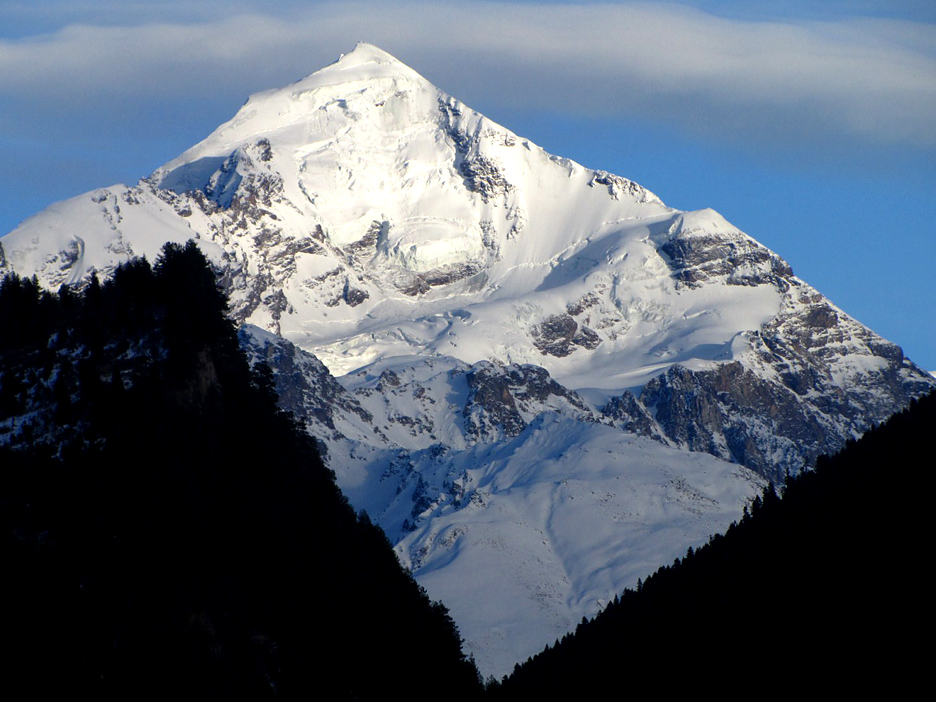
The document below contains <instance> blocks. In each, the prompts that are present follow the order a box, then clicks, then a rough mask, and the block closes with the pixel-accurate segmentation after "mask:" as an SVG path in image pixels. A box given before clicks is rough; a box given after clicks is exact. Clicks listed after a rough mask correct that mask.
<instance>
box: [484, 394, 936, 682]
mask: <svg viewBox="0 0 936 702" xmlns="http://www.w3.org/2000/svg"><path fill="white" fill-rule="evenodd" d="M934 431H936V395H934V394H930V395H929V396H927V397H925V398H923V399H921V400H919V401H916V402H914V403H913V404H912V405H911V407H910V409H908V410H906V411H904V412H902V413H900V414H898V415H896V416H894V417H893V418H892V419H890V420H889V421H888V422H887V423H886V424H884V425H883V426H880V427H878V428H876V429H873V430H872V431H870V432H869V433H867V434H866V435H865V436H864V437H862V438H861V439H860V440H859V441H856V442H852V443H849V445H848V446H847V447H846V448H845V449H844V450H843V451H842V452H840V453H839V454H837V455H835V456H833V457H832V458H822V459H820V461H819V464H818V466H817V468H816V470H815V471H812V472H808V473H804V474H802V475H801V476H800V477H798V478H796V479H793V480H790V481H789V482H788V484H787V485H786V487H785V489H784V491H783V498H782V499H780V498H778V497H777V496H776V495H775V494H774V493H773V492H772V490H768V491H767V492H765V494H764V497H763V498H762V499H758V500H757V501H755V503H754V504H753V505H752V508H751V510H750V514H748V515H746V516H745V518H744V519H743V520H742V521H741V523H740V524H737V525H735V526H733V527H732V528H731V529H729V531H728V532H727V533H726V534H725V535H724V536H717V537H715V538H713V539H712V540H711V541H710V543H709V544H707V545H706V546H705V547H703V548H700V549H699V550H698V551H695V552H692V551H691V550H690V552H689V553H688V554H687V556H686V557H685V558H684V559H682V560H681V561H678V562H677V563H674V565H673V566H671V567H666V568H663V569H661V570H659V571H657V572H656V573H655V574H654V575H652V576H651V577H650V578H648V580H647V582H646V583H645V584H643V585H642V586H641V587H639V588H638V591H637V592H634V591H626V592H625V593H624V595H623V597H622V598H620V600H619V601H616V602H614V603H613V604H612V605H610V606H609V607H608V608H607V609H606V610H605V611H604V612H602V613H601V614H600V615H598V616H597V617H596V618H595V619H594V620H592V621H590V622H583V623H582V624H581V625H580V626H579V628H578V630H577V631H576V632H575V634H574V635H570V636H568V637H566V638H564V639H563V640H562V641H561V642H558V643H557V645H556V646H555V647H554V648H551V649H547V650H546V651H545V652H543V653H541V654H539V655H538V656H536V657H535V658H533V659H532V660H528V661H527V663H526V664H525V665H523V666H521V667H519V668H517V669H515V671H514V673H513V675H512V676H510V678H508V679H506V680H505V682H504V684H503V685H502V686H500V688H499V689H495V690H492V692H494V693H496V694H499V695H502V696H503V697H505V698H509V699H531V698H533V697H534V696H536V695H544V696H545V697H549V698H553V699H556V698H558V697H560V696H563V695H569V696H570V698H572V697H574V698H577V699H596V698H597V696H598V695H599V694H606V693H608V692H609V691H615V690H617V691H622V692H623V691H626V692H627V693H628V694H640V693H650V694H654V693H661V692H664V691H665V692H666V693H674V692H675V693H679V692H683V693H692V694H697V693H699V692H702V691H705V690H712V691H715V690H724V691H726V692H727V691H730V693H731V694H746V693H755V694H756V693H763V692H768V691H769V692H770V693H778V692H790V693H800V692H802V691H803V690H807V689H808V690H810V691H812V692H822V691H829V692H832V691H836V692H849V691H853V692H859V691H860V692H865V693H868V692H871V691H881V692H887V693H888V694H889V695H897V696H900V692H901V691H909V690H912V689H913V688H914V687H915V686H916V684H918V683H920V681H922V680H923V679H924V675H925V674H926V673H927V671H928V667H929V666H928V663H927V664H926V665H924V656H927V657H928V650H929V649H928V646H927V645H926V644H925V643H923V642H924V641H927V640H928V635H929V630H930V628H931V625H932V604H931V602H930V600H931V596H932V593H931V588H930V587H929V586H928V582H929V580H928V576H925V577H924V565H923V564H924V563H925V557H926V553H927V552H928V548H929V545H930V541H931V537H932V522H931V521H930V520H929V518H928V513H929V507H928V500H929V496H928V494H927V493H928V491H927V490H926V489H925V487H924V486H925V485H927V484H928V483H929V480H928V474H929V472H930V469H931V466H932V460H933V459H932V437H933V433H934Z"/></svg>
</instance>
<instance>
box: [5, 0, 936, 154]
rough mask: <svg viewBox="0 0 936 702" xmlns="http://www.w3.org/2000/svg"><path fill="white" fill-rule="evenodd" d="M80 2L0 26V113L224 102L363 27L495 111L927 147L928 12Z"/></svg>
mask: <svg viewBox="0 0 936 702" xmlns="http://www.w3.org/2000/svg"><path fill="white" fill-rule="evenodd" d="M93 5H94V7H95V8H96V14H95V13H90V12H89V16H90V18H91V19H90V20H89V21H87V22H85V23H79V22H77V21H72V22H70V23H68V24H66V25H64V26H61V27H57V28H55V29H53V30H52V31H49V32H48V33H44V34H35V33H34V34H30V35H28V36H20V37H13V38H8V39H0V105H2V106H3V111H4V112H5V116H4V117H2V118H0V130H2V131H4V132H8V133H9V132H10V131H11V130H16V129H17V127H18V125H19V124H20V123H26V122H28V121H30V120H31V119H32V118H33V117H34V116H35V115H37V114H40V113H41V114H44V115H48V114H49V112H50V111H53V112H56V111H57V112H58V113H63V114H65V113H67V114H71V115H78V116H79V117H80V116H81V115H92V116H93V115H95V114H97V113H98V112H99V111H101V110H102V105H103V104H105V103H106V105H107V110H109V111H110V117H105V116H102V117H101V119H105V120H106V119H112V120H119V119H120V118H121V116H122V115H124V114H129V113H133V114H137V113H140V112H145V111H146V108H147V107H148V106H158V108H159V109H158V110H157V111H158V112H159V113H160V114H166V113H171V112H172V111H173V106H179V109H189V110H190V109H192V107H193V106H194V105H198V104H199V103H205V102H206V101H207V102H211V101H225V102H226V103H229V102H230V101H231V100H232V99H236V100H237V101H238V102H239V101H242V100H243V99H244V98H246V96H247V94H249V93H250V92H254V91H256V90H260V89H264V88H268V87H274V86H279V85H282V84H284V83H287V82H289V81H291V80H296V79H298V78H300V77H302V76H303V75H305V74H307V73H309V72H311V71H312V70H315V69H317V68H320V67H321V66H323V65H325V64H327V63H329V62H330V61H332V60H334V59H335V58H336V57H337V55H338V53H339V52H341V51H348V50H350V49H351V48H352V47H353V46H354V44H355V43H356V42H357V41H359V40H366V41H370V42H372V43H375V44H377V45H379V46H381V47H382V48H384V49H386V50H387V51H390V52H391V53H393V54H394V55H396V56H397V57H398V58H400V59H401V60H402V61H404V62H405V63H407V64H409V65H410V66H412V67H413V68H415V69H416V70H418V71H420V72H421V73H423V75H425V76H426V77H427V78H429V79H430V80H431V81H432V82H434V83H435V84H436V85H438V86H439V87H441V88H442V89H443V90H446V91H447V92H449V93H452V94H454V95H456V96H458V97H459V98H461V99H463V100H464V101H465V102H467V103H468V104H470V105H472V106H475V107H478V108H479V109H482V110H483V111H486V112H489V113H494V116H495V118H496V111H497V109H498V108H503V109H509V110H538V111H544V110H545V111H553V112H562V113H566V114H569V115H571V116H600V117H610V118H615V117H621V118H627V119H637V120H644V121H654V122H663V123H666V124H669V125H672V126H674V127H675V128H678V129H680V130H682V131H684V132H685V133H687V134H690V135H698V136H700V137H703V138H706V139H714V140H716V141H717V140H724V141H733V142H737V141H739V140H740V141H742V142H744V143H745V144H749V145H752V146H753V147H754V148H760V149H766V150H770V149H778V150H788V149H794V150H795V149H816V148H826V147H827V146H828V145H829V144H837V145H840V146H841V147H843V148H844V149H848V148H851V147H852V146H855V145H859V144H861V145H870V146H872V147H885V148H892V147H896V148H901V149H911V150H924V151H932V152H934V153H936V129H934V127H933V115H936V24H928V23H924V22H910V21H905V20H894V19H880V18H878V19H874V18H845V19H836V20H827V21H815V20H814V21H793V20H783V21H770V22H765V21H761V22H758V21H751V20H742V19H730V18H724V17H716V16H714V15H711V14H706V13H704V12H702V11H699V10H696V9H692V8H690V7H686V6H682V5H675V4H661V3H655V4H648V3H615V4H542V3H512V2H506V1H501V2H447V3H424V2H403V3H381V2H370V1H365V2H341V3H334V2H322V3H316V4H315V5H313V6H311V7H310V6H307V5H304V4H303V5H299V4H297V3H288V2H287V3H283V4H281V5H279V6H278V7H277V8H276V9H270V10H268V11H263V12H257V11H255V7H256V5H255V4H253V3H247V2H240V3H238V2H233V3H224V4H221V3H200V4H198V5H197V6H196V7H197V8H198V9H197V10H196V9H193V8H191V7H189V8H188V9H186V5H185V4H183V3H178V2H168V3H155V5H153V4H148V5H146V6H145V7H144V6H137V5H136V4H135V3H131V4H130V5H129V9H127V7H128V6H127V4H126V3H122V4H120V6H122V7H123V8H124V9H122V10H120V11H119V12H117V14H115V15H113V14H108V13H107V12H106V11H105V10H106V6H107V5H109V3H94V4H93ZM52 6H53V7H54V6H55V3H52ZM23 7H25V6H23ZM115 7H117V6H115ZM133 8H137V9H136V11H134V9H133ZM146 8H149V9H146ZM85 9H89V8H85ZM80 11H81V8H80V6H79V9H78V10H75V11H73V12H80ZM6 12H8V13H9V11H6ZM232 12H233V13H235V14H231V13H232ZM22 13H26V10H25V9H23V10H22ZM72 16H74V15H72ZM169 16H171V17H173V18H174V19H173V20H172V21H171V22H167V21H162V20H161V17H169ZM115 18H116V22H119V24H118V23H115ZM31 21H32V22H33V24H34V25H35V26H37V27H43V26H45V25H44V24H43V17H41V16H39V15H36V14H35V12H34V14H33V15H31ZM88 119H91V120H92V121H93V119H94V118H93V117H89V118H88ZM79 121H80V120H79Z"/></svg>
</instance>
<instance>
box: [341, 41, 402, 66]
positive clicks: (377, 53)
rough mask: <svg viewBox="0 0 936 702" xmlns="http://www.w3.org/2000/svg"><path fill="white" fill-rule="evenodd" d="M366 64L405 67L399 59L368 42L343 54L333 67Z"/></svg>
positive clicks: (357, 45) (361, 43) (363, 42)
mask: <svg viewBox="0 0 936 702" xmlns="http://www.w3.org/2000/svg"><path fill="white" fill-rule="evenodd" d="M366 63H376V64H394V63H396V64H399V65H401V66H402V65H404V64H403V63H402V62H401V61H400V60H399V59H397V58H396V57H395V56H392V55H390V54H388V53H387V52H386V51H384V50H383V49H381V48H380V47H378V46H374V45H373V44H369V43H368V42H366V41H359V42H358V43H357V44H356V45H355V47H354V48H353V49H352V50H351V51H350V52H348V53H347V54H341V55H340V56H339V57H338V60H337V61H335V62H334V63H333V64H332V65H331V67H333V68H341V69H347V68H353V67H355V66H359V65H361V64H366Z"/></svg>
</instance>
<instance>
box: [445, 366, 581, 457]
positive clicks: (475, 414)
mask: <svg viewBox="0 0 936 702" xmlns="http://www.w3.org/2000/svg"><path fill="white" fill-rule="evenodd" d="M466 378H467V381H468V388H469V390H468V399H467V402H466V403H465V409H464V411H463V414H464V416H465V425H466V426H465V430H466V434H467V435H468V436H470V437H471V438H472V439H473V440H474V441H477V442H482V443H493V442H494V441H496V440H498V439H500V438H503V437H514V436H517V435H518V434H520V432H521V431H523V429H524V428H526V426H527V424H529V422H530V420H531V419H533V418H534V417H536V416H538V415H539V414H541V413H542V412H544V411H550V410H553V411H554V410H555V409H558V408H559V407H562V408H563V409H565V410H566V411H567V412H569V413H570V414H571V415H572V416H576V417H578V418H583V419H584V418H586V417H588V418H589V419H591V413H590V410H589V409H588V408H587V407H586V406H585V403H584V402H583V401H582V399H581V398H580V397H579V396H578V395H577V394H575V393H574V392H571V391H569V390H567V389H566V388H564V387H562V386H561V385H559V383H557V382H556V381H555V380H553V379H552V378H550V377H549V373H547V372H546V370H545V369H543V368H540V367H539V366H530V365H525V366H509V367H501V366H496V365H494V364H491V363H485V362H482V363H478V364H476V365H475V366H473V367H472V369H471V370H470V371H469V372H468V374H467V376H466Z"/></svg>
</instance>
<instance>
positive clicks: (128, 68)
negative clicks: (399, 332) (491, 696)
mask: <svg viewBox="0 0 936 702" xmlns="http://www.w3.org/2000/svg"><path fill="white" fill-rule="evenodd" d="M268 5H270V3H265V2H253V1H250V0H227V1H225V2H220V1H219V0H204V1H201V2H199V1H198V0H189V1H187V2H183V1H181V0H168V1H163V2H160V1H152V2H136V1H132V0H130V1H128V0H124V1H122V2H117V1H116V0H84V1H83V0H73V1H72V2H60V1H59V0H45V1H44V2H42V3H34V2H15V1H10V0H0V153H2V154H3V158H2V159H0V233H5V232H7V231H9V230H11V229H13V228H14V227H15V226H16V225H17V223H18V222H19V221H21V220H22V219H24V218H26V217H27V216H29V215H31V214H33V213H35V212H37V211H38V210H40V209H42V208H43V207H45V206H47V205H48V204H50V203H52V202H54V201H56V200H60V199H63V198H66V197H71V196H74V195H77V194H80V193H82V192H85V191H87V190H90V189H92V188H95V187H99V186H104V185H110V184H112V183H116V182H124V183H132V182H135V181H136V180H137V179H139V178H140V177H142V176H144V175H146V174H148V173H149V172H151V171H152V170H153V169H155V168H156V167H157V166H159V165H161V164H162V163H164V162H166V161H168V160H169V159H171V158H172V157H174V156H176V155H178V154H179V153H181V152H182V151H183V150H185V149H186V148H188V147H189V146H191V145H192V144H194V143H195V142H197V141H199V140H200V139H202V138H203V137H205V136H207V134H208V133H210V132H211V131H212V130H213V129H214V128H215V127H216V126H217V125H218V124H220V123H221V122H223V121H225V120H227V119H229V118H230V117H231V116H232V115H233V114H234V112H235V111H236V110H237V108H238V107H239V106H240V105H241V104H242V103H243V101H244V100H245V99H246V97H247V96H248V95H249V94H250V93H252V92H256V91H258V90H263V89H267V88H272V87H279V86H281V85H284V84H286V83H288V82H291V81H294V80H296V79H298V78H301V77H302V76H304V75H306V74H308V73H311V72H312V71H314V70H317V69H318V68H321V67H322V66H324V65H326V64H328V63H330V62H331V61H333V60H334V59H335V58H337V56H338V54H339V53H340V52H342V51H349V50H350V49H351V48H352V47H353V46H354V44H355V43H356V42H357V41H360V40H364V41H370V42H372V43H375V44H377V45H378V46H380V47H381V48H383V49H385V50H387V51H389V52H390V53H392V54H394V55H395V56H397V57H398V58H399V59H400V60H402V61H404V62H405V63H407V64H408V65H410V66H412V67H413V68H414V69H416V70H417V71H419V72H420V73H422V74H423V75H424V76H426V77H427V78H428V79H429V80H431V81H432V82H433V83H435V84H436V85H437V86H439V87H440V88H442V89H443V90H445V91H447V92H449V93H451V94H452V95H455V96H457V97H458V98H459V99H461V100H463V101H464V102H466V103H467V104H469V105H470V106H472V107H474V108H475V109H478V110H480V111H481V112H483V113H484V114H486V115H487V116H488V117H490V118H491V119H493V120H495V121H497V122H499V123H501V124H503V125H504V126H506V127H508V128H510V129H512V130H513V131H515V132H517V133H518V134H521V135H523V136H525V137H528V138H530V139H532V140H533V141H534V142H536V143H538V144H540V145H541V146H543V147H544V148H546V149H547V150H548V151H551V152H553V153H556V154H559V155H562V156H566V157H569V158H572V159H575V160H577V161H579V162H581V163H583V164H584V165H586V166H589V167H593V168H602V169H605V170H609V171H612V172H614V173H618V174H620V175H624V176H627V177H629V178H632V179H633V180H636V181H637V182H639V183H641V184H642V185H644V186H646V187H648V188H650V189H651V190H653V191H654V192H656V193H657V194H658V195H660V197H661V198H662V199H663V200H664V202H666V203H667V204H669V205H671V206H674V207H678V208H680V209H698V208H702V207H713V208H714V209H716V210H718V211H719V212H721V213H722V214H723V215H724V216H725V217H726V218H727V219H728V220H729V221H731V222H732V223H734V224H735V225H737V226H738V227H740V228H741V229H743V230H744V231H746V232H747V233H748V234H750V235H751V236H753V237H754V238H756V239H758V240H759V241H761V242H763V243H764V244H766V245H767V246H769V247H770V248H772V249H774V250H775V251H777V252H778V253H780V254H781V255H782V256H784V257H785V258H786V259H787V260H788V261H789V262H790V263H791V265H792V266H793V269H794V271H795V272H796V273H797V275H799V276H800V277H801V278H803V279H804V280H806V281H807V282H809V283H811V284H812V285H814V286H815V287H817V288H818V289H819V290H820V291H821V292H823V293H825V294H826V295H828V296H829V297H830V298H831V299H832V301H833V302H834V303H836V304H837V305H839V306H840V307H841V308H843V309H844V310H845V311H846V312H848V313H850V314H851V315H853V316H854V317H856V318H857V319H859V320H861V321H862V322H864V323H865V324H867V325H868V326H870V327H871V328H872V329H874V330H875V331H877V332H879V333H881V334H882V335H884V336H885V337H887V338H889V339H891V340H892V341H895V342H897V343H899V344H900V345H901V346H903V347H904V350H905V351H906V353H907V354H908V355H909V356H910V357H911V358H912V359H914V360H915V361H916V362H917V363H919V364H920V365H922V366H924V367H926V368H928V369H931V370H933V369H936V313H934V310H936V275H934V272H933V267H934V264H936V233H934V231H933V230H934V222H936V2H933V0H904V1H901V0H891V1H890V2H880V1H877V0H854V1H850V2H846V1H836V0H827V1H825V2H821V3H815V2H813V3H809V2H792V1H787V2H783V1H782V0H775V1H773V2H761V1H760V0H747V1H746V2H741V1H735V0H709V1H706V0H697V1H695V2H682V3H662V2H652V3H650V2H605V3H594V2H543V1H538V0H526V1H522V2H511V1H509V0H500V1H497V2H472V1H470V0H452V1H449V2H444V1H443V2H431V3H430V2H422V1H421V0H408V1H407V2H375V1H374V0H364V1H361V2H354V1H350V2H292V1H289V0H285V1H283V2H280V3H277V4H276V7H275V8H270V7H268Z"/></svg>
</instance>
